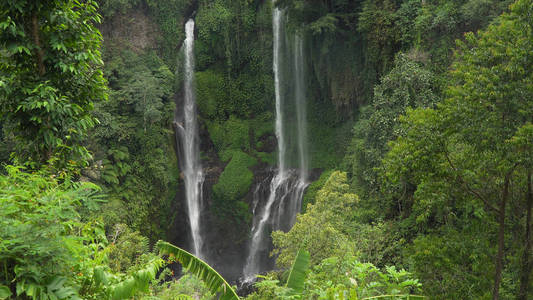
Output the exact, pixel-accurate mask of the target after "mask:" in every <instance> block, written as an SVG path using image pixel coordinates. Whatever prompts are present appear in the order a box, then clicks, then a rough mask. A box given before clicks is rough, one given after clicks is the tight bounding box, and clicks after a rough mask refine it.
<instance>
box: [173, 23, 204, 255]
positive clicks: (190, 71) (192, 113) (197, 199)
mask: <svg viewBox="0 0 533 300" xmlns="http://www.w3.org/2000/svg"><path fill="white" fill-rule="evenodd" d="M185 34H186V35H185V43H184V52H185V78H184V91H185V97H184V101H183V119H184V126H183V131H182V132H183V134H181V137H182V142H181V145H182V147H183V153H182V154H183V155H182V156H183V160H184V163H183V168H184V170H183V173H184V177H185V197H186V200H187V211H188V214H189V223H190V226H191V236H192V242H193V249H192V251H193V253H194V254H195V255H196V256H199V257H202V258H203V255H202V245H203V241H202V236H201V234H200V213H201V210H202V185H203V182H204V174H203V172H202V165H201V164H200V159H199V152H200V150H199V149H200V146H199V143H200V138H199V135H198V121H197V119H196V99H195V98H196V97H195V91H194V20H193V19H190V20H189V21H187V23H186V24H185ZM177 126H178V127H179V124H177Z"/></svg>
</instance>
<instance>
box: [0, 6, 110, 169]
mask: <svg viewBox="0 0 533 300" xmlns="http://www.w3.org/2000/svg"><path fill="white" fill-rule="evenodd" d="M96 10H97V4H96V2H95V1H93V0H87V1H77V0H46V1H30V0H13V1H2V2H1V3H0V29H1V30H0V45H1V47H2V49H3V50H2V51H0V102H1V104H0V118H1V119H2V120H3V121H4V122H8V123H9V124H12V126H13V128H14V130H15V134H16V136H17V138H18V143H17V145H16V150H17V152H16V154H15V157H16V158H18V159H20V160H21V161H22V162H24V163H27V164H28V165H30V166H32V167H38V166H40V165H42V164H44V163H46V162H47V161H48V160H50V159H51V158H52V157H56V158H59V159H57V160H56V161H55V164H56V165H57V166H58V167H59V168H64V167H66V166H69V165H70V166H72V165H75V166H78V167H79V166H84V165H85V164H86V162H87V159H88V158H89V157H90V155H89V153H88V151H87V150H86V149H85V147H84V146H83V141H84V139H85V137H86V135H87V131H88V130H89V129H90V128H91V127H93V126H94V125H95V123H96V122H97V120H96V119H95V118H94V117H92V116H91V115H90V111H91V110H92V108H93V102H94V101H98V100H102V99H105V98H106V97H107V96H106V82H105V80H104V78H103V73H102V71H101V70H100V69H99V68H100V67H101V65H102V64H103V63H102V60H101V59H100V52H99V47H100V44H101V42H102V37H101V35H100V32H99V31H98V30H97V29H96V27H95V24H96V23H99V22H100V16H99V15H98V14H97V13H96Z"/></svg>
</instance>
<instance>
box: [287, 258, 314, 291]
mask: <svg viewBox="0 0 533 300" xmlns="http://www.w3.org/2000/svg"><path fill="white" fill-rule="evenodd" d="M309 258H310V255H309V252H307V251H306V250H300V251H298V254H297V255H296V259H295V260H294V264H293V265H292V268H291V272H290V273H289V279H288V280H287V287H288V288H291V289H293V290H294V292H295V293H296V294H301V293H303V291H304V283H305V278H306V277H307V269H309Z"/></svg>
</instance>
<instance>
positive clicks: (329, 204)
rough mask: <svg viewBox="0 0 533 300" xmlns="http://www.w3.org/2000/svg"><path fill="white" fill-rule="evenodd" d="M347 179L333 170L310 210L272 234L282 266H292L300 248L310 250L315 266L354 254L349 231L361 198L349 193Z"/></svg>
mask: <svg viewBox="0 0 533 300" xmlns="http://www.w3.org/2000/svg"><path fill="white" fill-rule="evenodd" d="M346 181H347V178H346V173H342V172H338V171H336V172H333V173H332V174H331V176H330V177H329V179H328V180H327V182H326V184H325V185H324V187H323V188H322V189H321V190H320V191H319V192H318V193H317V197H316V201H315V203H314V204H308V206H307V210H306V213H305V214H302V215H298V216H297V218H296V223H295V224H294V226H293V227H292V228H291V230H290V231H289V232H287V233H284V232H282V231H275V232H273V233H272V239H273V243H274V247H275V249H274V253H275V254H279V256H278V258H277V260H276V264H277V265H278V266H279V267H281V268H288V267H289V266H290V265H291V263H292V261H293V259H294V257H296V254H297V253H298V251H299V250H300V249H305V250H307V251H309V253H310V255H311V258H310V261H311V265H315V264H318V263H319V262H320V261H322V260H323V259H325V258H328V257H331V256H339V257H341V256H343V255H349V254H350V253H353V251H354V249H353V246H352V245H351V244H350V243H349V240H348V234H347V233H348V230H349V227H350V225H351V224H350V223H351V222H350V220H351V219H352V218H353V213H354V210H355V209H354V206H355V204H356V203H357V201H358V197H357V195H355V194H352V193H350V192H349V190H348V184H347V182H346Z"/></svg>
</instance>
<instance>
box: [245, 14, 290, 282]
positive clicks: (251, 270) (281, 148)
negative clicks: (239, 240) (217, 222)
mask: <svg viewBox="0 0 533 300" xmlns="http://www.w3.org/2000/svg"><path fill="white" fill-rule="evenodd" d="M282 16H283V12H282V11H281V10H280V9H278V8H276V7H274V8H273V12H272V26H273V34H274V50H273V51H274V52H273V64H272V65H273V66H272V67H273V69H274V90H275V98H276V122H275V127H276V128H275V130H276V138H277V140H278V172H277V174H276V175H275V176H274V177H273V178H272V181H271V182H270V194H269V196H268V200H267V203H266V205H265V207H264V208H263V211H262V212H261V214H260V218H259V222H257V223H256V224H254V226H253V227H252V240H251V242H250V250H249V253H248V258H247V260H246V265H245V266H244V277H245V281H251V280H253V279H254V277H255V274H257V273H258V272H259V268H260V265H259V258H258V257H257V256H258V252H259V250H260V247H261V246H262V245H261V244H262V241H263V234H264V233H263V229H264V227H265V225H266V223H267V221H268V220H269V218H270V213H271V209H272V205H273V204H274V201H275V200H276V198H277V197H276V194H277V191H278V188H279V186H280V185H281V184H282V183H283V182H284V181H285V180H286V178H285V177H286V176H285V174H286V169H285V168H286V166H285V151H286V149H285V137H284V134H283V114H282V111H281V108H282V107H281V106H282V103H281V87H280V80H281V79H280V77H281V76H280V75H281V74H280V68H279V67H280V59H281V58H280V53H281V37H282V29H283V28H282V23H281V18H282ZM254 223H255V222H254Z"/></svg>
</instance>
